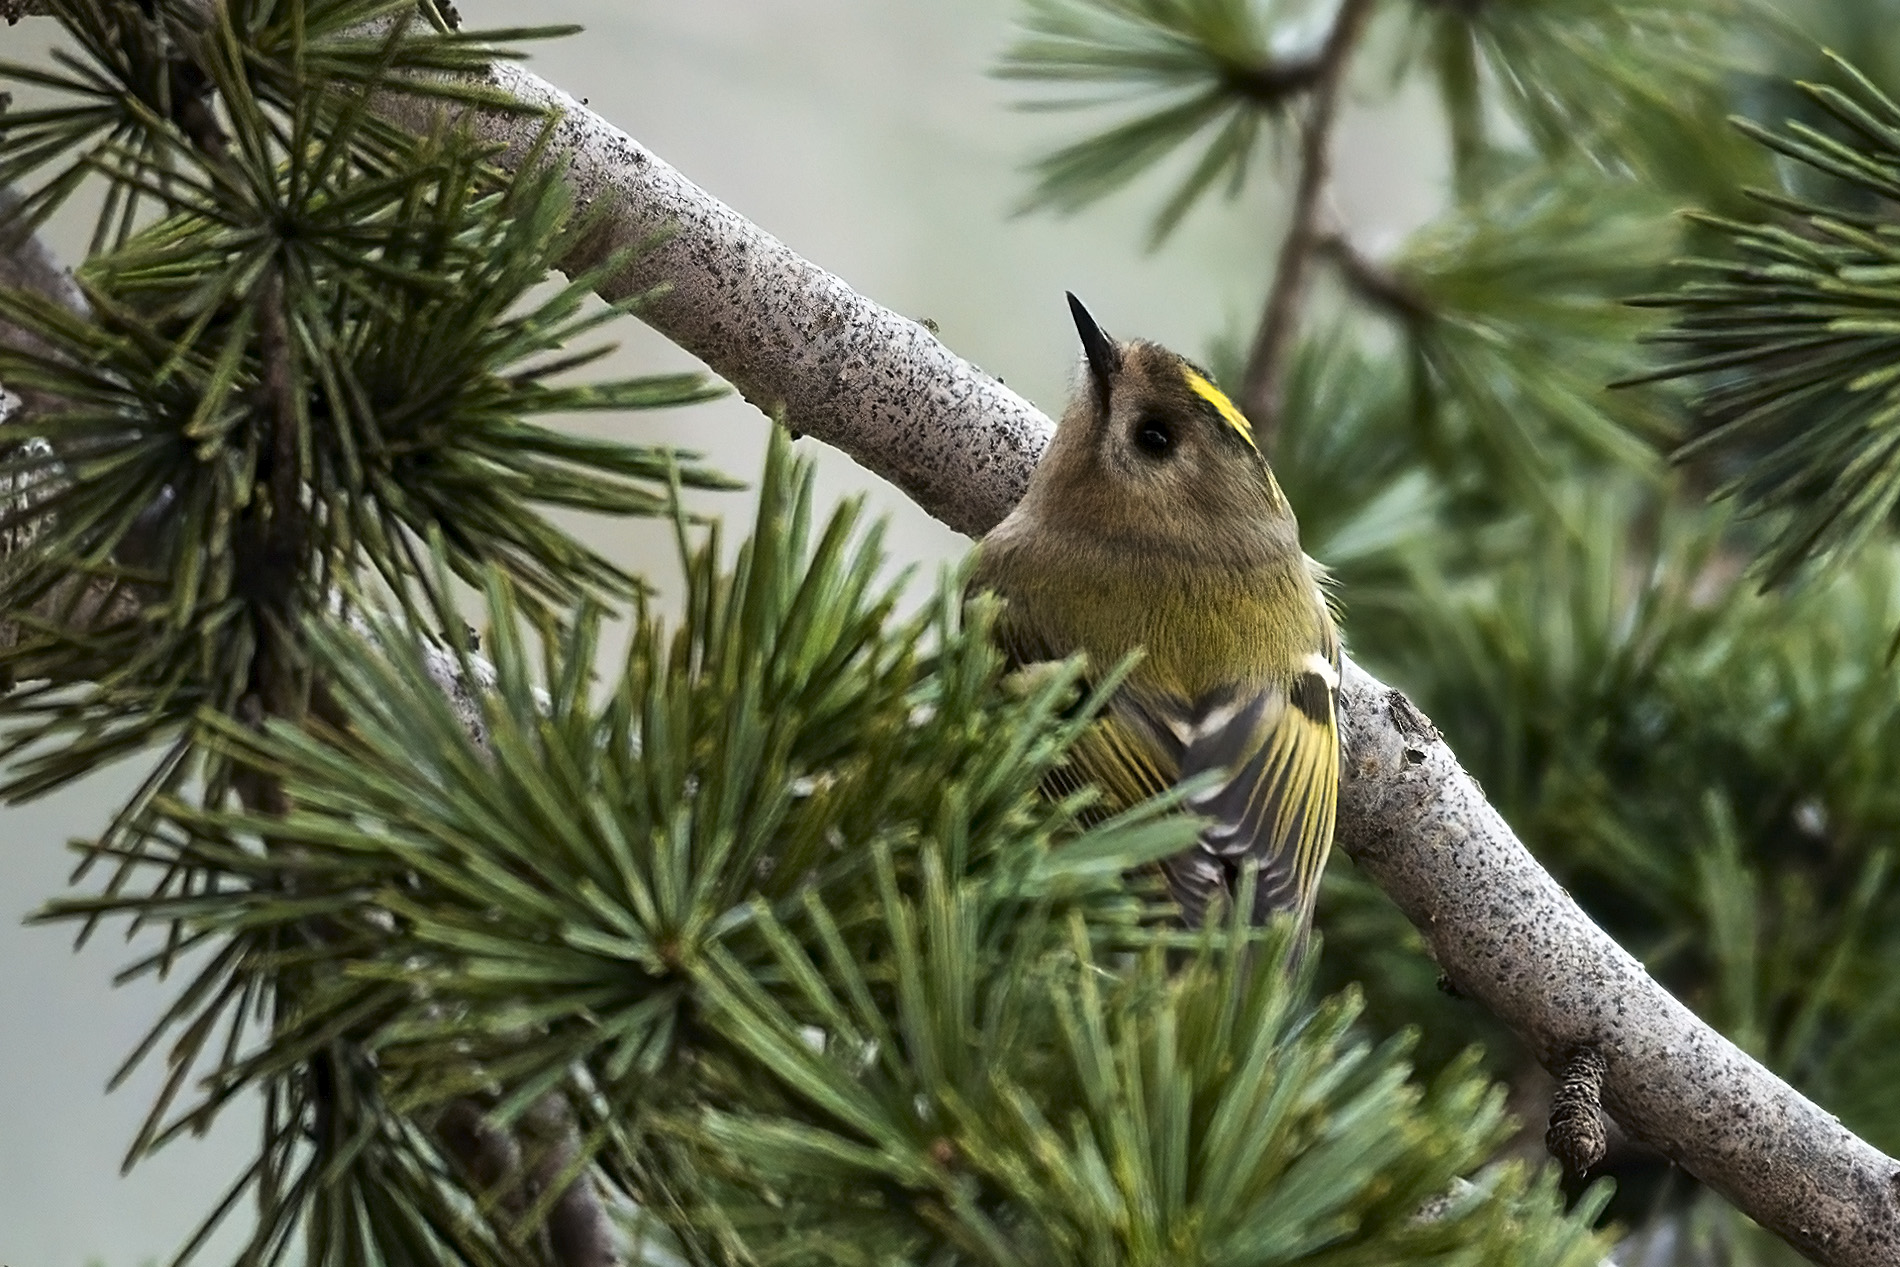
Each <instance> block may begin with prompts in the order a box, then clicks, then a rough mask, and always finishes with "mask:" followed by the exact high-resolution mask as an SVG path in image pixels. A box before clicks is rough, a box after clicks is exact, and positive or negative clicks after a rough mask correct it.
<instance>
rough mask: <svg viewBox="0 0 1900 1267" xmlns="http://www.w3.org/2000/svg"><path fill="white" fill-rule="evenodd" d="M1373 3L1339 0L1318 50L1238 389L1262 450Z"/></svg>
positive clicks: (1274, 422) (1267, 443) (1274, 419)
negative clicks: (1287, 215)
mask: <svg viewBox="0 0 1900 1267" xmlns="http://www.w3.org/2000/svg"><path fill="white" fill-rule="evenodd" d="M1375 3H1376V0H1340V5H1339V12H1338V13H1337V14H1336V15H1334V17H1333V25H1332V29H1331V30H1330V31H1329V32H1328V33H1327V36H1326V43H1325V45H1324V46H1323V47H1322V48H1321V50H1320V54H1319V70H1318V75H1317V77H1316V79H1315V80H1314V83H1313V87H1312V92H1311V95H1310V96H1309V98H1308V100H1307V106H1306V119H1305V122H1304V123H1303V124H1302V126H1301V132H1300V170H1299V182H1298V184H1297V185H1296V186H1295V188H1294V191H1293V211H1292V221H1291V223H1290V224H1289V225H1288V226H1287V231H1286V237H1285V238H1284V239H1282V241H1281V243H1280V258H1279V262H1278V264H1277V265H1276V266H1275V269H1274V274H1273V285H1272V287H1271V289H1270V290H1269V291H1268V292H1267V306H1266V310H1265V311H1264V312H1263V313H1262V314H1261V317H1260V327H1259V329H1258V330H1257V331H1255V333H1254V341H1253V350H1252V351H1251V352H1250V353H1249V354H1248V356H1247V372H1246V376H1245V377H1244V378H1243V379H1242V380H1241V386H1240V406H1241V408H1242V409H1243V410H1245V411H1246V413H1247V416H1248V417H1249V418H1251V419H1252V420H1253V424H1254V432H1255V434H1256V435H1258V436H1259V437H1260V442H1261V445H1262V447H1263V448H1265V449H1268V450H1270V449H1271V448H1272V445H1273V437H1274V433H1275V432H1276V431H1277V430H1278V428H1279V425H1280V404H1281V401H1280V397H1281V394H1282V392H1283V390H1284V387H1285V382H1286V371H1287V361H1288V359H1289V357H1290V355H1291V353H1292V348H1293V336H1294V334H1295V333H1296V332H1297V331H1298V329H1299V324H1300V311H1301V309H1302V308H1304V307H1305V302H1306V287H1307V281H1308V279H1309V278H1310V276H1311V273H1312V267H1313V254H1314V251H1315V249H1316V248H1317V247H1318V245H1319V243H1320V240H1321V238H1322V237H1323V236H1324V230H1323V228H1322V226H1321V224H1320V217H1321V214H1322V211H1323V208H1324V203H1325V199H1326V191H1327V188H1328V186H1330V185H1331V183H1332V140H1333V121H1334V120H1335V119H1336V118H1337V117H1338V114H1339V98H1340V94H1341V91H1342V89H1343V88H1344V86H1345V82H1346V70H1347V67H1348V66H1349V65H1350V64H1351V62H1352V52H1353V49H1354V48H1355V47H1357V45H1358V43H1359V37H1360V36H1361V35H1362V34H1363V33H1364V31H1365V28H1366V23H1367V21H1368V20H1369V19H1370V18H1371V16H1372V9H1373V6H1374V4H1375Z"/></svg>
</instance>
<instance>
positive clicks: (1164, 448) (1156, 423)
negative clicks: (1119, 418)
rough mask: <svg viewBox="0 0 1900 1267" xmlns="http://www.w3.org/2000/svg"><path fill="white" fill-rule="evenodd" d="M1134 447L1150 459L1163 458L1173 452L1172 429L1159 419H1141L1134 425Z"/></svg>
mask: <svg viewBox="0 0 1900 1267" xmlns="http://www.w3.org/2000/svg"><path fill="white" fill-rule="evenodd" d="M1135 447H1136V448H1137V449H1140V450H1141V451H1142V452H1143V453H1146V454H1147V455H1148V456H1149V457H1151V458H1164V457H1166V456H1168V454H1169V453H1171V452H1172V451H1173V450H1174V428H1173V427H1170V426H1169V425H1168V424H1167V423H1166V422H1164V421H1162V420H1161V419H1159V418H1143V419H1142V420H1141V421H1140V422H1138V423H1136V424H1135Z"/></svg>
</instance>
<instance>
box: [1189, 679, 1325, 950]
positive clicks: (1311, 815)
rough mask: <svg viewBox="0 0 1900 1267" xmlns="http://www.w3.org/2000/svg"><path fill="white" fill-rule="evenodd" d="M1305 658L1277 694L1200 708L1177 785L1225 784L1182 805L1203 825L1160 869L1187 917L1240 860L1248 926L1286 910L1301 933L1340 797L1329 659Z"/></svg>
mask: <svg viewBox="0 0 1900 1267" xmlns="http://www.w3.org/2000/svg"><path fill="white" fill-rule="evenodd" d="M1334 654H1335V655H1336V654H1337V653H1334ZM1313 660H1314V663H1312V664H1310V665H1309V666H1307V667H1306V668H1305V669H1304V670H1303V671H1302V672H1300V673H1299V674H1297V675H1295V677H1294V679H1293V681H1292V682H1291V683H1288V684H1286V685H1284V686H1282V685H1278V684H1276V685H1272V686H1263V687H1255V688H1251V689H1236V690H1234V691H1232V692H1230V693H1229V694H1228V697H1227V698H1225V699H1215V700H1211V701H1206V702H1204V703H1203V705H1202V707H1201V710H1200V713H1201V715H1200V717H1199V719H1198V724H1197V726H1196V729H1195V732H1194V734H1193V735H1192V737H1191V738H1190V739H1189V740H1188V743H1187V748H1186V752H1185V753H1184V754H1183V756H1182V759H1181V775H1180V777H1181V778H1182V779H1183V780H1186V779H1190V778H1193V777H1194V776H1196V775H1198V774H1200V773H1202V772H1203V771H1208V770H1219V771H1224V772H1225V778H1224V779H1223V781H1222V782H1220V783H1218V784H1216V785H1215V786H1214V787H1212V788H1210V789H1208V790H1207V791H1205V792H1202V793H1199V794H1197V795H1195V796H1194V797H1193V798H1192V799H1191V800H1190V801H1189V805H1190V807H1191V808H1192V809H1194V811H1195V812H1196V813H1199V814H1204V815H1206V816H1207V817H1208V818H1209V819H1210V820H1212V821H1210V822H1209V824H1208V826H1207V827H1206V828H1205V829H1204V830H1203V831H1202V832H1201V837H1200V841H1199V844H1198V846H1197V848H1195V849H1193V850H1190V851H1189V852H1188V853H1186V854H1184V855H1182V856H1181V857H1180V858H1178V859H1175V860H1174V861H1173V862H1171V863H1170V864H1169V867H1168V876H1169V881H1170V884H1171V885H1172V887H1173V888H1174V890H1175V897H1176V900H1178V901H1179V902H1180V903H1181V905H1182V906H1183V908H1185V909H1186V910H1187V911H1188V913H1189V915H1190V916H1192V917H1193V918H1195V919H1199V918H1200V917H1201V916H1202V914H1204V912H1205V910H1206V906H1207V902H1208V900H1209V899H1210V898H1211V897H1212V896H1213V887H1214V885H1216V884H1219V885H1221V886H1223V887H1227V888H1231V887H1232V886H1233V885H1234V883H1235V881H1236V879H1237V877H1238V875H1239V873H1240V870H1241V868H1242V867H1243V866H1244V865H1245V864H1246V863H1247V862H1249V861H1252V862H1254V863H1255V864H1257V866H1258V868H1259V876H1258V879H1257V881H1256V888H1255V890H1254V910H1253V912H1252V916H1253V918H1255V919H1259V918H1261V917H1263V916H1265V915H1266V914H1267V913H1269V912H1271V911H1291V912H1293V913H1294V915H1295V916H1296V917H1297V918H1298V919H1299V921H1300V923H1301V925H1302V926H1304V925H1305V924H1306V923H1307V922H1308V921H1309V920H1310V919H1311V917H1312V911H1313V901H1314V898H1315V897H1316V896H1317V895H1318V892H1319V878H1320V872H1321V871H1322V869H1323V868H1324V867H1325V865H1326V855H1327V853H1328V851H1329V850H1330V849H1331V848H1332V843H1333V822H1334V816H1335V814H1336V812H1337V803H1338V797H1339V727H1338V724H1337V719H1336V715H1335V705H1336V702H1337V688H1338V682H1339V673H1338V669H1337V667H1336V665H1337V661H1336V660H1335V659H1332V657H1328V656H1320V655H1316V656H1314V657H1313Z"/></svg>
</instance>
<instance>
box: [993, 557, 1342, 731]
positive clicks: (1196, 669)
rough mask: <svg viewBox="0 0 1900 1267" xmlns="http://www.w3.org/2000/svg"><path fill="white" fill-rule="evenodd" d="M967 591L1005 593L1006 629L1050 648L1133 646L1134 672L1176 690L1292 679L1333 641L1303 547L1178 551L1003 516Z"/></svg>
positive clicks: (1184, 693) (1119, 653)
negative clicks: (1250, 552) (1208, 554)
mask: <svg viewBox="0 0 1900 1267" xmlns="http://www.w3.org/2000/svg"><path fill="white" fill-rule="evenodd" d="M971 588H972V589H973V590H982V589H990V590H994V591H996V592H997V593H998V594H1000V595H1001V596H1002V597H1003V598H1004V599H1005V600H1006V601H1007V604H1008V605H1007V608H1006V610H1005V613H1004V616H1003V622H1004V627H1005V634H1006V636H1008V637H1009V639H1010V641H1011V642H1014V643H1017V644H1019V645H1025V646H1033V647H1038V648H1044V649H1046V650H1047V651H1048V652H1049V653H1050V654H1053V655H1069V654H1073V653H1074V652H1076V651H1084V652H1087V653H1088V656H1089V658H1090V660H1091V661H1092V662H1094V663H1095V664H1098V665H1112V664H1115V663H1116V662H1118V661H1119V660H1121V659H1122V657H1124V656H1126V655H1127V654H1128V653H1129V652H1131V651H1134V650H1136V649H1137V648H1143V649H1145V651H1146V655H1145V656H1144V658H1143V659H1142V661H1141V663H1140V664H1139V665H1138V666H1137V667H1136V669H1135V671H1134V679H1135V680H1136V681H1138V682H1141V683H1143V684H1145V685H1150V686H1153V687H1156V688H1158V689H1161V690H1165V691H1168V692H1169V693H1171V694H1175V695H1178V696H1180V697H1182V698H1184V699H1189V700H1192V699H1197V698H1199V697H1201V696H1202V695H1204V694H1205V693H1206V692H1208V691H1210V690H1212V689H1214V688H1216V687H1220V686H1225V685H1231V684H1233V683H1236V682H1268V681H1282V680H1289V679H1291V678H1292V677H1293V675H1294V674H1295V673H1297V672H1299V671H1300V670H1301V669H1302V668H1304V667H1305V664H1306V661H1307V657H1309V656H1310V655H1311V654H1312V653H1313V652H1315V651H1317V650H1320V649H1321V648H1323V647H1326V646H1328V645H1329V644H1330V642H1331V637H1330V633H1331V623H1332V622H1331V617H1330V615H1329V614H1328V613H1327V611H1326V609H1325V606H1324V603H1323V602H1322V601H1321V599H1320V597H1319V591H1318V586H1317V584H1316V581H1315V578H1314V576H1313V573H1312V570H1311V569H1310V567H1309V566H1308V565H1307V563H1306V560H1305V557H1304V556H1303V555H1301V554H1300V553H1299V551H1298V550H1297V548H1295V549H1293V550H1291V551H1288V550H1286V549H1283V548H1281V549H1275V548H1272V547H1271V546H1268V547H1264V548H1263V549H1261V550H1260V551H1259V552H1258V553H1257V555H1256V557H1252V558H1248V557H1244V556H1242V557H1234V556H1232V555H1230V556H1229V557H1227V558H1223V559H1220V560H1216V561H1207V560H1201V559H1197V558H1191V557H1186V556H1184V555H1183V554H1181V553H1180V552H1178V551H1176V550H1172V549H1170V548H1168V547H1167V546H1166V545H1165V544H1162V543H1158V542H1153V541H1130V540H1125V539H1123V540H1117V539H1115V538H1113V537H1105V536H1098V537H1090V536H1087V535H1085V534H1064V533H1059V532H1049V531H1037V530H1033V529H1032V528H1030V527H1029V526H1028V525H1022V524H1016V525H1012V524H1010V523H1007V522H1006V523H1005V524H1003V525H1002V526H1000V527H999V528H998V529H997V531H996V532H994V533H992V534H991V535H990V536H989V537H988V538H985V540H984V542H983V544H982V546H981V547H980V553H979V556H978V564H977V570H976V573H975V576H974V577H973V579H972V583H971Z"/></svg>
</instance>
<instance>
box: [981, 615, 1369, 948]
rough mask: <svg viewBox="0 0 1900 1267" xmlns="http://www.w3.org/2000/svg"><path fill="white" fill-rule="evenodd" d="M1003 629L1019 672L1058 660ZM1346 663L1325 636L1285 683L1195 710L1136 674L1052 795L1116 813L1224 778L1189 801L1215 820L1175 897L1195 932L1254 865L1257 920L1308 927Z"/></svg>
mask: <svg viewBox="0 0 1900 1267" xmlns="http://www.w3.org/2000/svg"><path fill="white" fill-rule="evenodd" d="M997 632H998V636H999V641H1000V642H1001V643H1002V645H1003V648H1004V651H1005V654H1006V655H1007V656H1008V657H1009V659H1010V661H1011V662H1012V663H1014V664H1016V665H1019V666H1020V665H1026V664H1033V663H1035V662H1037V661H1043V660H1055V659H1059V658H1061V655H1060V653H1059V652H1058V651H1057V650H1056V649H1055V648H1053V647H1050V646H1047V645H1045V644H1044V642H1043V640H1041V639H1039V638H1037V637H1035V636H1034V635H1033V634H1031V633H1030V632H1029V631H1027V630H1025V629H1023V628H1022V627H1021V626H1017V625H1014V624H1013V622H1010V621H1009V620H1008V619H1007V618H1005V620H1004V621H1003V622H1002V626H1001V627H1000V628H999V629H998V631H997ZM1339 657H1340V652H1339V645H1338V642H1337V641H1336V639H1334V638H1332V637H1330V636H1329V637H1328V638H1327V640H1326V642H1325V645H1324V646H1323V648H1322V649H1321V650H1320V651H1318V652H1316V653H1315V654H1314V655H1313V656H1312V657H1311V658H1310V660H1309V663H1307V664H1306V665H1305V666H1303V667H1302V668H1301V669H1300V671H1299V672H1297V673H1296V674H1295V675H1294V677H1293V679H1292V681H1290V682H1274V683H1264V684H1250V685H1247V686H1240V687H1234V688H1230V689H1229V690H1226V691H1223V692H1218V693H1216V694H1215V695H1213V696H1211V697H1208V698H1206V699H1203V700H1201V701H1198V702H1193V703H1190V702H1189V701H1187V700H1184V699H1182V698H1181V697H1179V696H1178V695H1174V694H1171V693H1168V692H1164V691H1158V690H1154V689H1150V688H1147V687H1145V686H1144V684H1142V683H1141V682H1140V680H1139V675H1137V677H1136V679H1135V680H1131V681H1128V682H1124V683H1123V684H1122V686H1121V688H1120V689H1119V690H1117V691H1116V692H1115V695H1114V697H1113V698H1112V699H1111V700H1110V701H1109V704H1108V707H1107V708H1106V709H1105V710H1104V712H1103V714H1102V716H1101V717H1100V718H1098V719H1097V721H1096V724H1095V725H1093V726H1091V727H1089V729H1088V730H1087V731H1086V732H1084V733H1083V735H1082V736H1081V738H1080V739H1079V740H1078V741H1077V743H1076V745H1075V747H1074V748H1073V749H1072V750H1071V762H1072V766H1071V768H1070V769H1069V770H1066V771H1062V772H1059V773H1058V775H1057V777H1056V779H1055V780H1053V781H1054V782H1055V783H1056V784H1057V785H1058V787H1057V788H1056V789H1055V790H1058V791H1063V792H1067V791H1072V790H1075V789H1076V788H1078V787H1080V786H1081V785H1082V784H1083V783H1085V782H1086V783H1092V784H1094V785H1095V786H1096V787H1098V788H1100V789H1101V791H1102V793H1103V796H1104V798H1105V800H1106V802H1107V804H1108V806H1109V807H1110V808H1111V809H1117V810H1119V809H1124V808H1126V807H1128V806H1130V805H1134V804H1136V803H1137V802H1140V801H1143V800H1146V799H1148V798H1149V797H1152V796H1157V795H1159V794H1160V793H1162V792H1164V791H1166V790H1167V789H1168V788H1170V787H1172V786H1174V785H1175V784H1176V783H1179V782H1182V781H1183V780H1186V779H1189V778H1193V777H1195V776H1197V775H1199V774H1202V773H1204V772H1206V771H1209V770H1220V771H1223V772H1225V777H1224V778H1223V779H1222V781H1221V782H1219V783H1217V784H1216V785H1214V786H1213V787H1211V788H1209V789H1208V790H1207V791H1205V792H1202V793H1200V794H1199V795H1197V796H1195V797H1194V798H1193V799H1192V800H1191V801H1190V802H1189V807H1190V808H1191V809H1193V810H1194V812H1196V813H1198V814H1202V815H1205V816H1206V817H1208V818H1209V819H1210V820H1211V821H1210V822H1209V823H1208V825H1207V827H1206V828H1204V829H1203V830H1202V832H1201V835H1200V839H1199V841H1198V842H1197V843H1196V845H1195V847H1194V848H1192V849H1189V850H1187V851H1185V852H1183V853H1182V854H1179V855H1177V856H1176V857H1174V858H1171V859H1169V860H1168V861H1167V862H1166V863H1164V864H1163V866H1164V870H1165V871H1166V873H1167V878H1168V887H1169V890H1170V891H1171V892H1172V893H1173V895H1174V898H1175V900H1176V901H1177V902H1178V903H1179V904H1180V905H1181V908H1182V911H1183V913H1184V914H1185V915H1186V917H1187V919H1188V921H1189V922H1190V923H1192V924H1199V923H1200V922H1201V919H1202V918H1203V917H1204V916H1205V914H1206V912H1207V908H1208V905H1209V904H1210V903H1211V902H1212V901H1213V899H1214V897H1215V894H1216V893H1228V894H1231V893H1232V892H1233V890H1234V886H1235V883H1236V881H1237V879H1238V877H1239V874H1240V869H1241V867H1242V866H1243V865H1244V864H1245V863H1246V862H1247V861H1249V860H1254V861H1256V862H1257V863H1258V866H1259V875H1258V878H1257V880H1256V882H1255V885H1256V887H1255V890H1254V911H1253V917H1254V918H1255V919H1260V918H1263V917H1265V916H1266V915H1267V914H1268V913H1270V912H1272V911H1292V912H1293V913H1294V914H1295V915H1296V917H1297V918H1298V919H1299V921H1300V924H1301V926H1302V927H1304V926H1305V925H1306V924H1307V923H1308V922H1309V921H1310V920H1311V917H1312V911H1313V901H1314V899H1315V897H1316V896H1317V895H1318V891H1319V877H1320V872H1321V870H1322V869H1323V868H1324V866H1325V864H1326V855H1327V853H1328V852H1329V851H1330V850H1331V848H1332V843H1333V823H1334V817H1335V814H1336V812H1337V802H1338V795H1339V727H1338V717H1337V708H1336V704H1337V696H1338V687H1339Z"/></svg>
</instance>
